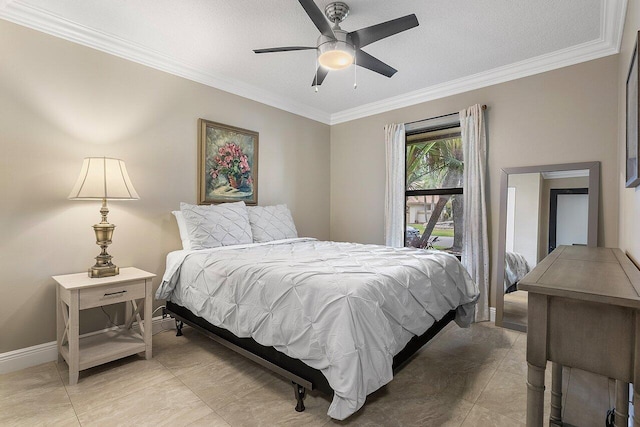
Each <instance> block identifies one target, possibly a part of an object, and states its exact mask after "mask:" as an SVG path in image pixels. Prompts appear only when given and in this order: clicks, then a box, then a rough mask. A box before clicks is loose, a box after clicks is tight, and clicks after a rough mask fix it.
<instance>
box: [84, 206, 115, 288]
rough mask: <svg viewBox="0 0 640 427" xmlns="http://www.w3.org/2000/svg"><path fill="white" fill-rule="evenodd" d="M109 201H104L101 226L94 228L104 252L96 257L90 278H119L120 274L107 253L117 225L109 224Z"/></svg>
mask: <svg viewBox="0 0 640 427" xmlns="http://www.w3.org/2000/svg"><path fill="white" fill-rule="evenodd" d="M108 213H109V209H107V201H106V200H105V199H103V200H102V208H101V209H100V214H101V215H102V221H100V223H99V224H95V225H94V226H93V231H94V232H95V233H96V244H97V245H98V246H100V248H101V249H102V252H100V255H98V256H97V257H96V264H95V265H94V266H93V267H90V268H89V271H88V273H89V277H92V278H96V277H109V276H117V275H118V274H120V268H118V267H117V266H116V265H114V264H113V263H112V262H111V258H112V257H111V255H109V254H108V253H107V247H108V246H109V245H110V244H111V238H112V237H113V230H114V229H115V228H116V226H115V225H113V224H109V222H107V214H108Z"/></svg>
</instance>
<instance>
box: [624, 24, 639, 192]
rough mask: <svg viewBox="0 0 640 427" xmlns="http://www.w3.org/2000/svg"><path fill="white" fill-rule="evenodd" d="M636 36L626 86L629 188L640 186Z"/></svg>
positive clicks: (627, 175) (627, 172) (626, 155)
mask: <svg viewBox="0 0 640 427" xmlns="http://www.w3.org/2000/svg"><path fill="white" fill-rule="evenodd" d="M639 36H640V31H639V32H638V34H637V35H636V45H635V47H634V48H633V55H632V56H631V65H630V66H629V73H628V74H627V86H626V95H627V96H626V102H627V108H626V112H627V116H626V150H625V153H626V154H625V163H626V168H625V173H626V176H625V186H626V187H627V188H633V187H637V186H638V184H640V176H639V171H640V165H639V164H638V154H639V153H640V138H639V136H640V135H639V134H638V123H639V122H640V120H639V117H640V98H639V93H638V86H639V84H638V83H639V81H640V80H639V77H640V76H639V74H638V69H639V61H638V37H639Z"/></svg>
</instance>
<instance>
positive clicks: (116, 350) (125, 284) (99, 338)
mask: <svg viewBox="0 0 640 427" xmlns="http://www.w3.org/2000/svg"><path fill="white" fill-rule="evenodd" d="M155 276H156V275H155V274H153V273H148V272H146V271H143V270H139V269H137V268H133V267H128V268H123V269H121V270H120V274H119V275H117V276H112V277H103V278H98V279H92V278H90V277H87V273H86V272H84V273H77V274H67V275H64V276H53V280H55V281H56V282H58V286H57V287H56V296H57V303H56V313H57V315H56V318H57V336H58V353H59V356H58V361H60V362H61V361H62V360H61V359H62V358H64V360H66V361H67V364H68V365H69V384H71V385H73V384H77V382H78V372H79V371H82V370H84V369H88V368H91V367H93V366H96V365H101V364H103V363H107V362H110V361H112V360H116V359H120V358H122V357H125V356H130V355H132V354H136V353H140V352H143V351H144V352H145V356H146V358H147V359H151V335H152V325H151V309H152V304H153V301H152V297H151V293H152V283H151V279H152V278H154V277H155ZM120 302H124V303H126V310H125V312H126V314H125V325H124V326H121V327H120V328H119V329H113V330H109V331H106V332H101V333H98V334H92V335H90V336H87V337H83V338H82V339H80V338H79V329H80V328H79V326H80V324H79V323H80V322H79V320H80V319H79V317H80V310H84V309H87V308H93V307H100V306H104V305H110V304H116V303H120ZM142 307H144V320H142V319H141V318H140V310H141V309H142ZM134 320H137V321H138V325H139V327H140V333H138V332H136V331H134V330H133V328H132V325H133V322H134Z"/></svg>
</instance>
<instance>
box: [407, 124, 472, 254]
mask: <svg viewBox="0 0 640 427" xmlns="http://www.w3.org/2000/svg"><path fill="white" fill-rule="evenodd" d="M405 150H406V163H405V165H406V166H405V167H406V169H405V177H406V186H405V225H406V233H405V246H409V247H417V248H427V249H440V250H444V251H447V252H450V253H453V254H455V255H457V256H458V257H459V256H460V253H461V250H462V230H463V227H464V224H463V222H462V211H463V208H462V206H463V205H462V204H463V197H462V194H463V188H462V174H463V171H464V160H463V156H462V138H461V134H460V123H459V121H458V122H456V123H450V124H448V125H446V126H442V127H439V128H429V129H420V130H414V131H407V134H406V149H405Z"/></svg>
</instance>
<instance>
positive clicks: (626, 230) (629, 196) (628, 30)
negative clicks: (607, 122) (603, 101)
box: [618, 1, 640, 264]
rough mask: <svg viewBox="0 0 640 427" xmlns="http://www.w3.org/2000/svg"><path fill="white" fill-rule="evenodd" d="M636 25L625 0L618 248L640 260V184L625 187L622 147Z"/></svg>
mask: <svg viewBox="0 0 640 427" xmlns="http://www.w3.org/2000/svg"><path fill="white" fill-rule="evenodd" d="M639 29H640V3H639V2H637V1H630V2H628V6H627V18H626V22H625V25H624V34H623V37H622V46H621V48H620V54H619V55H618V60H619V62H618V64H619V69H618V95H619V97H618V111H619V112H620V114H619V115H618V157H619V164H620V170H619V178H618V182H619V186H620V248H621V249H622V250H624V251H626V252H627V253H628V254H629V255H630V256H631V258H633V259H634V260H635V261H636V264H638V263H639V262H640V225H639V223H640V186H639V187H636V188H625V186H624V183H625V173H626V172H625V149H626V120H625V118H626V91H625V88H626V82H627V73H628V72H629V65H630V63H631V55H632V53H633V47H634V45H635V43H636V36H637V34H638V30H639Z"/></svg>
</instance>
